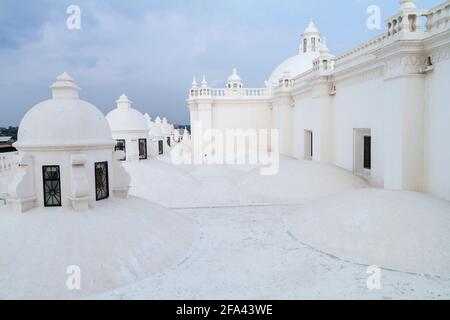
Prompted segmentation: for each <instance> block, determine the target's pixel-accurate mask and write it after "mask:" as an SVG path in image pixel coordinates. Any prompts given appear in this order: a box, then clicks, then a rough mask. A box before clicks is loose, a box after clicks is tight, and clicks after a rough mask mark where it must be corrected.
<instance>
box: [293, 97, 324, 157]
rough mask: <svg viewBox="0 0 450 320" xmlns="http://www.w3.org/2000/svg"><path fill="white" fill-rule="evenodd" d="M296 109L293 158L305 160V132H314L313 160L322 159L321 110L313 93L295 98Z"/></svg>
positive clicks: (294, 114) (294, 115)
mask: <svg viewBox="0 0 450 320" xmlns="http://www.w3.org/2000/svg"><path fill="white" fill-rule="evenodd" d="M294 99H295V107H294V110H293V118H294V127H293V134H294V136H293V139H292V146H293V148H292V149H293V153H292V156H293V157H295V158H298V159H305V130H310V131H312V132H313V160H314V161H319V160H318V159H320V143H318V142H319V141H320V138H321V135H320V108H318V107H317V106H318V105H317V102H318V101H317V100H316V99H313V98H312V93H311V92H308V93H305V94H302V95H298V96H295V97H294Z"/></svg>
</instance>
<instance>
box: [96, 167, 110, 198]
mask: <svg viewBox="0 0 450 320" xmlns="http://www.w3.org/2000/svg"><path fill="white" fill-rule="evenodd" d="M100 165H101V166H104V167H103V168H104V169H105V171H104V179H105V181H104V184H103V183H102V185H103V189H100V188H99V176H98V174H97V168H98V166H100ZM94 175H95V200H96V201H102V200H106V199H108V198H109V168H108V161H101V162H96V163H95V164H94ZM102 179H103V177H102ZM105 187H106V189H105Z"/></svg>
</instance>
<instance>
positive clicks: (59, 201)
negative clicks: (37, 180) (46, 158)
mask: <svg viewBox="0 0 450 320" xmlns="http://www.w3.org/2000/svg"><path fill="white" fill-rule="evenodd" d="M53 168H57V169H58V170H57V174H58V178H57V179H49V178H46V173H47V177H48V172H47V169H53ZM54 181H57V182H58V183H57V186H56V187H52V188H51V189H49V188H47V187H46V185H47V186H48V184H46V182H54ZM42 186H43V189H44V190H43V192H44V207H46V208H52V207H62V194H61V168H60V166H59V165H45V166H42ZM55 188H56V189H55ZM51 191H53V192H55V194H56V195H54V196H53V197H54V198H55V199H56V204H49V201H50V197H52V196H51V195H50V196H49V198H48V199H47V195H48V193H49V192H51ZM58 196H59V199H58Z"/></svg>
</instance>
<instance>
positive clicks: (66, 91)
mask: <svg viewBox="0 0 450 320" xmlns="http://www.w3.org/2000/svg"><path fill="white" fill-rule="evenodd" d="M51 88H52V91H53V98H52V99H50V100H46V101H43V102H41V103H39V104H37V105H36V106H34V107H33V108H31V109H30V110H29V111H28V112H27V113H26V114H25V116H24V117H23V119H22V121H21V123H20V126H19V132H18V141H17V143H16V144H15V146H16V147H17V148H18V149H19V150H20V149H23V148H29V147H33V148H39V147H48V146H50V147H67V146H75V145H77V146H91V145H111V146H113V145H114V144H115V143H114V140H113V139H112V135H111V130H110V128H109V125H108V122H107V121H106V119H105V116H104V115H103V113H102V112H101V111H100V110H98V109H97V108H96V107H95V106H93V105H92V104H90V103H88V102H86V101H83V100H80V99H79V98H78V92H79V88H78V87H77V85H76V84H75V83H74V81H73V79H72V78H70V76H69V75H68V74H67V73H64V74H62V75H61V76H59V77H58V79H57V81H56V82H55V83H54V84H53V85H52V86H51Z"/></svg>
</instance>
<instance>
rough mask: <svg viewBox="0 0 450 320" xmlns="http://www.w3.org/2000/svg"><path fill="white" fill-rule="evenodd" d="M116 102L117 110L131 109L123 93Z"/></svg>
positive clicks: (129, 102) (128, 100) (129, 101)
mask: <svg viewBox="0 0 450 320" xmlns="http://www.w3.org/2000/svg"><path fill="white" fill-rule="evenodd" d="M116 102H117V108H118V109H131V104H132V102H131V100H130V99H128V97H127V96H126V94H125V93H123V94H122V95H121V96H120V97H119V99H118V100H117V101H116Z"/></svg>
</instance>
